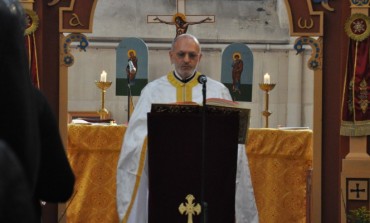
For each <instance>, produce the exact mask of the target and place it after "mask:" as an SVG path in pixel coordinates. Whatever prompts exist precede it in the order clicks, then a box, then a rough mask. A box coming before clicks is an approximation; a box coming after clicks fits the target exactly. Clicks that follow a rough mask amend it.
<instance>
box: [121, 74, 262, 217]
mask: <svg viewBox="0 0 370 223" xmlns="http://www.w3.org/2000/svg"><path fill="white" fill-rule="evenodd" d="M199 75H200V73H199V72H197V73H196V75H195V77H194V78H193V79H192V80H190V81H189V82H187V83H183V82H181V81H179V80H178V79H176V78H175V76H174V74H173V72H170V73H169V74H168V75H167V76H163V77H161V78H159V79H157V80H155V81H152V82H150V83H148V84H147V85H146V86H145V88H144V89H143V90H142V92H141V95H140V98H139V101H138V102H137V105H136V107H135V110H134V112H133V114H132V116H131V118H130V122H129V125H128V128H127V130H126V133H125V138H124V141H123V145H122V149H121V154H120V157H119V161H118V169H117V198H116V199H117V210H118V214H119V219H120V222H122V223H126V222H128V223H147V222H148V167H147V160H146V156H147V154H146V136H147V113H148V112H150V109H151V105H152V104H155V103H174V102H186V101H193V102H196V103H198V104H201V103H202V101H203V95H202V85H201V84H199V83H198V81H197V79H198V76H199ZM206 96H207V98H222V99H227V100H231V96H230V93H229V90H228V89H227V88H226V87H225V86H224V85H223V84H222V83H220V82H217V81H215V80H212V79H211V78H208V79H207V92H206ZM180 131H181V130H180ZM179 134H182V133H181V132H179ZM235 216H236V223H258V212H257V207H256V202H255V198H254V192H253V187H252V182H251V176H250V171H249V165H248V160H247V156H246V153H245V146H244V145H243V144H240V145H239V146H238V163H237V174H236V194H235Z"/></svg>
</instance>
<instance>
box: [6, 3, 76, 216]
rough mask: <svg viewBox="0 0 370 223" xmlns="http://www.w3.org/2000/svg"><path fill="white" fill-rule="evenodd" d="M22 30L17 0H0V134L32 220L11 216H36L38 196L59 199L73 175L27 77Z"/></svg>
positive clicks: (46, 111)
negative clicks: (23, 187)
mask: <svg viewBox="0 0 370 223" xmlns="http://www.w3.org/2000/svg"><path fill="white" fill-rule="evenodd" d="M24 31H25V14H24V11H23V8H22V6H21V5H20V3H19V2H18V1H17V0H0V33H1V35H0V75H1V81H0V102H1V109H0V117H2V121H1V125H0V140H3V142H4V143H6V145H7V146H6V148H8V149H11V150H12V153H14V155H15V158H16V159H17V160H18V161H19V163H20V167H21V170H22V172H23V173H24V178H25V182H26V186H27V190H28V191H29V193H30V194H29V195H30V196H24V199H28V197H31V200H30V202H31V203H32V206H31V208H32V210H24V212H28V211H31V212H32V213H33V214H32V215H34V216H35V220H33V217H32V216H30V219H22V220H19V221H16V222H27V223H32V222H41V205H40V203H41V201H45V202H52V203H58V202H65V201H67V200H68V199H69V198H70V197H71V195H72V193H73V187H74V181H75V178H74V174H73V172H72V169H71V167H70V165H69V162H68V160H67V157H66V154H65V151H64V146H63V144H62V141H61V138H60V135H59V129H58V125H57V122H56V119H55V116H54V114H53V113H52V111H51V108H50V107H49V104H48V102H47V101H46V98H45V97H44V96H43V95H42V94H41V92H40V91H39V90H38V89H36V88H34V86H33V85H32V83H31V78H30V75H29V71H28V62H27V55H26V49H25V44H24ZM8 168H9V170H11V169H12V168H13V166H9V167H8ZM1 171H3V170H1ZM4 171H6V170H4ZM1 180H2V179H0V181H1ZM9 189H12V188H5V187H1V188H0V190H3V191H2V192H1V194H7V193H10V194H11V193H16V192H15V191H14V190H10V191H7V190H9ZM4 190H5V191H4ZM27 190H24V191H27ZM14 197H15V196H14ZM0 199H3V198H2V197H0ZM9 202H10V201H9ZM13 217H14V219H17V218H20V216H16V215H13ZM14 219H8V220H9V221H7V222H12V220H14ZM1 220H3V219H1Z"/></svg>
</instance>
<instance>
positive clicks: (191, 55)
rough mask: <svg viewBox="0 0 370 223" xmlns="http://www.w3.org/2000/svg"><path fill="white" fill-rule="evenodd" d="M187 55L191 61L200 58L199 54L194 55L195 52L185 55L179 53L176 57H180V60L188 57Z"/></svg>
mask: <svg viewBox="0 0 370 223" xmlns="http://www.w3.org/2000/svg"><path fill="white" fill-rule="evenodd" d="M186 54H187V55H188V57H189V58H190V59H192V60H193V59H196V58H197V57H198V56H199V54H197V53H193V52H190V53H185V52H178V53H176V56H177V57H178V58H180V59H184V58H185V57H186Z"/></svg>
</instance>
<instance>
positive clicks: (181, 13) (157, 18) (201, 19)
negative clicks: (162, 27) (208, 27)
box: [147, 0, 215, 37]
mask: <svg viewBox="0 0 370 223" xmlns="http://www.w3.org/2000/svg"><path fill="white" fill-rule="evenodd" d="M147 22H148V23H164V24H168V25H175V26H176V37H177V36H178V35H181V34H184V33H186V31H187V30H188V27H189V25H195V24H201V23H213V22H215V16H214V15H186V10H185V0H176V13H175V14H174V15H148V17H147Z"/></svg>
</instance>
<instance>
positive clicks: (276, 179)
mask: <svg viewBox="0 0 370 223" xmlns="http://www.w3.org/2000/svg"><path fill="white" fill-rule="evenodd" d="M246 148H247V155H248V160H249V167H250V171H251V176H252V183H253V188H254V193H255V198H256V203H257V208H258V213H259V218H260V223H304V222H306V207H307V206H306V175H307V170H308V169H310V168H311V167H312V155H313V154H312V131H310V130H278V129H250V130H249V134H248V142H247V146H246Z"/></svg>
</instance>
